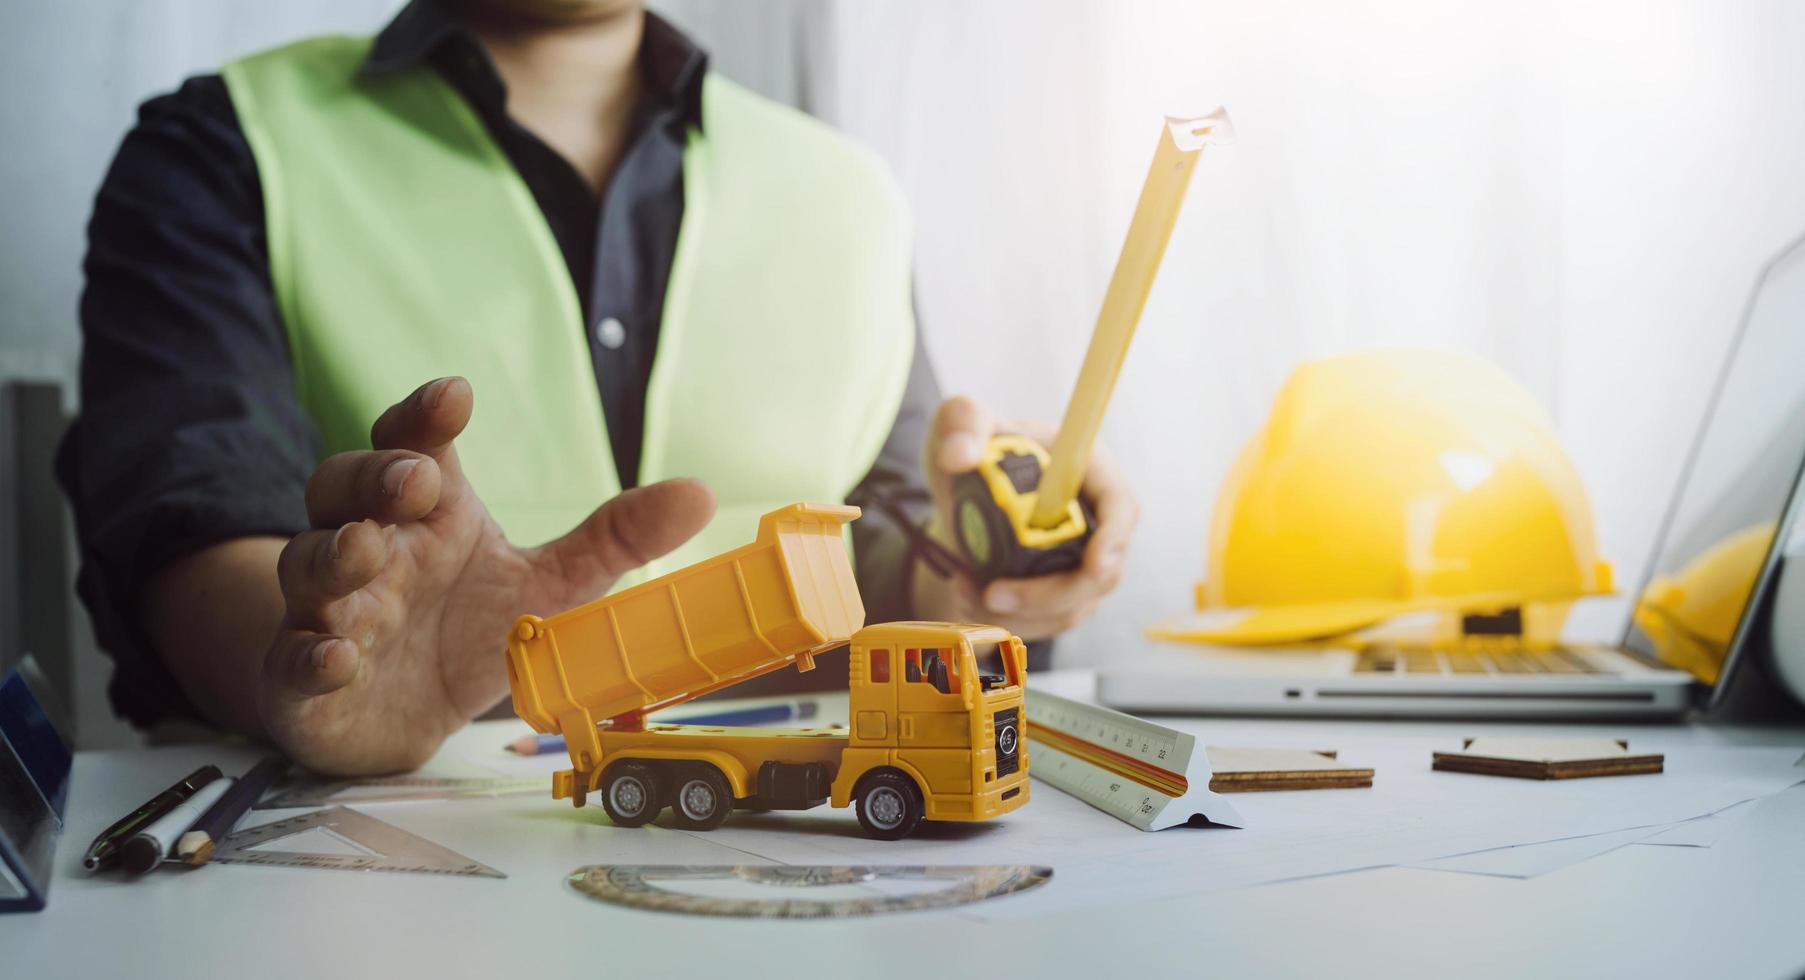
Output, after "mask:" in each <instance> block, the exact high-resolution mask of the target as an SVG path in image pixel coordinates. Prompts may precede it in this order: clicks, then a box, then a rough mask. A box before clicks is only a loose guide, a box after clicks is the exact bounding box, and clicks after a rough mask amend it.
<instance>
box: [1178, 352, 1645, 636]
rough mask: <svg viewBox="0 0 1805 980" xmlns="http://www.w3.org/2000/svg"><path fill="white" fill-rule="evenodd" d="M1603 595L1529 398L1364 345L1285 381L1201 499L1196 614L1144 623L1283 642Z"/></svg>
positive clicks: (1563, 460) (1542, 421)
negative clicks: (1417, 615)
mask: <svg viewBox="0 0 1805 980" xmlns="http://www.w3.org/2000/svg"><path fill="white" fill-rule="evenodd" d="M1610 590H1611V567H1610V565H1609V564H1607V563H1605V562H1603V561H1600V560H1599V558H1598V553H1597V543H1596V540H1595V534H1594V531H1593V527H1592V514H1591V509H1590V508H1589V507H1588V506H1587V503H1586V495H1585V491H1584V489H1583V488H1582V487H1581V485H1580V481H1579V476H1578V474H1577V473H1576V472H1575V471H1574V469H1573V465H1572V463H1571V462H1570V461H1569V460H1568V459H1567V455H1566V453H1565V452H1564V451H1562V449H1561V447H1560V444H1559V443H1558V442H1557V441H1556V439H1555V437H1554V433H1553V431H1552V428H1551V426H1550V424H1549V422H1548V418H1547V416H1546V415H1545V414H1544V413H1543V412H1542V410H1541V407H1540V406H1538V405H1537V404H1536V402H1535V400H1534V399H1533V398H1532V397H1530V395H1529V393H1528V392H1526V391H1524V390H1523V389H1522V388H1521V387H1520V386H1519V385H1517V384H1516V382H1514V381H1513V380H1511V378H1510V377H1509V375H1507V374H1505V373H1504V372H1503V371H1501V370H1499V369H1498V368H1496V367H1494V366H1492V365H1491V364H1488V363H1486V362H1484V361H1481V360H1478V359H1476V358H1473V357H1468V356H1464V355H1460V354H1454V353H1448V352H1440V351H1425V350H1400V351H1375V352H1368V353H1359V354H1350V355H1345V356H1341V357H1333V358H1328V359H1326V360H1321V361H1315V362H1311V363H1307V364H1304V365H1303V366H1301V367H1299V368H1298V369H1297V370H1296V371H1295V372H1293V373H1292V375H1291V377H1290V378H1289V379H1288V380H1287V381H1286V382H1285V385H1284V387H1283V388H1281V389H1280V391H1279V394H1278V398H1277V399H1276V400H1275V402H1274V404H1273V409H1272V415H1271V417H1270V418H1269V419H1267V421H1266V425H1265V427H1264V428H1262V429H1261V430H1260V431H1259V432H1258V433H1257V434H1256V435H1255V436H1254V438H1253V441H1252V442H1251V443H1249V444H1248V446H1247V447H1246V448H1245V449H1244V450H1242V452H1241V455H1240V457H1239V458H1238V459H1237V460H1236V462H1235V464H1234V466H1233V468H1232V469H1231V470H1230V471H1229V474H1228V478H1227V480H1226V481H1225V482H1224V485H1223V488H1222V492H1221V495H1220V496H1219V497H1218V498H1217V501H1216V510H1215V515H1214V517H1213V519H1212V521H1211V526H1210V543H1209V558H1208V568H1207V570H1206V572H1205V578H1204V581H1203V582H1201V583H1200V584H1199V585H1198V586H1197V591H1196V602H1197V609H1198V610H1199V612H1198V613H1197V614H1195V615H1192V616H1188V617H1184V618H1182V619H1180V620H1175V621H1171V622H1167V623H1164V624H1161V625H1159V626H1156V627H1154V629H1153V630H1152V631H1151V632H1152V633H1153V634H1154V635H1155V636H1159V637H1161V638H1167V639H1184V640H1198V641H1205V642H1214V643H1290V642H1300V641H1305V640H1311V639H1319V638H1324V637H1329V636H1335V635H1338V634H1341V633H1345V632H1348V631H1350V630H1355V629H1360V628H1363V627H1366V626H1370V625H1372V624H1374V623H1378V622H1380V621H1382V620H1385V619H1387V618H1390V617H1392V616H1395V615H1398V614H1401V613H1406V612H1418V611H1422V610H1448V611H1464V612H1487V611H1499V610H1503V609H1507V608H1511V607H1520V606H1523V605H1525V604H1530V603H1543V604H1549V605H1558V604H1560V603H1564V602H1567V601H1570V600H1572V599H1574V598H1576V597H1579V596H1583V595H1593V594H1599V593H1606V592H1609V591H1610Z"/></svg>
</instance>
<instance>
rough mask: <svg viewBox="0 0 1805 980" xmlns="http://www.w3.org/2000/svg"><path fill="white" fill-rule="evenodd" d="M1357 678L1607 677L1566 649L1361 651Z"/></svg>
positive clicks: (1356, 669) (1387, 647)
mask: <svg viewBox="0 0 1805 980" xmlns="http://www.w3.org/2000/svg"><path fill="white" fill-rule="evenodd" d="M1354 672H1355V673H1358V674H1426V675H1430V676H1455V677H1459V676H1473V675H1480V674H1606V673H1610V671H1607V670H1602V669H1600V668H1598V667H1596V666H1594V665H1593V664H1592V662H1591V661H1589V660H1587V659H1586V658H1585V657H1583V656H1581V655H1580V654H1578V653H1576V652H1574V651H1572V650H1569V649H1567V648H1566V647H1559V646H1557V647H1550V648H1548V649H1545V650H1520V649H1519V650H1424V649H1420V648H1416V649H1413V648H1408V647H1389V646H1373V647H1367V648H1365V649H1363V650H1361V651H1360V654H1359V659H1358V660H1356V661H1355V663H1354Z"/></svg>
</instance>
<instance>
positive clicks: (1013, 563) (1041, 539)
mask: <svg viewBox="0 0 1805 980" xmlns="http://www.w3.org/2000/svg"><path fill="white" fill-rule="evenodd" d="M1233 137H1234V125H1233V124H1232V123H1231V122H1230V121H1229V118H1228V113H1227V112H1226V111H1225V110H1223V109H1217V110H1216V111H1214V112H1212V113H1210V114H1208V115H1205V116H1198V117H1196V118H1194V119H1175V118H1172V117H1167V119H1166V121H1165V123H1164V124H1163V125H1162V126H1161V127H1160V133H1159V145H1158V147H1157V148H1156V149H1155V150H1154V153H1153V163H1152V165H1151V166H1150V167H1148V169H1147V179H1146V180H1145V181H1144V182H1143V183H1142V185H1141V198H1140V202H1139V203H1138V204H1136V205H1135V208H1134V219H1133V220H1132V221H1131V222H1130V223H1129V225H1128V238H1127V240H1126V241H1124V242H1123V243H1122V253H1121V255H1120V256H1118V257H1117V259H1116V270H1115V274H1114V275H1113V276H1111V278H1110V281H1109V289H1108V291H1107V292H1105V293H1104V295H1103V310H1102V312H1101V313H1099V314H1098V315H1097V326H1096V329H1095V330H1094V331H1093V332H1092V334H1091V343H1090V350H1089V352H1088V353H1086V354H1085V356H1084V366H1083V368H1082V369H1081V370H1080V371H1079V372H1078V383H1077V385H1076V386H1075V387H1074V388H1073V390H1072V399H1071V401H1070V402H1069V403H1068V404H1067V405H1066V411H1065V419H1064V420H1063V421H1062V422H1061V423H1060V426H1059V435H1058V437H1057V438H1056V439H1055V440H1054V442H1053V451H1052V453H1051V454H1049V453H1048V452H1047V451H1046V449H1044V448H1043V447H1041V446H1040V445H1039V444H1037V443H1035V442H1034V441H1033V440H1032V439H1028V438H1025V437H1023V436H1016V435H1004V436H997V437H996V438H994V439H992V440H991V441H990V444H989V445H988V446H986V447H985V452H984V456H983V459H982V461H981V462H980V463H979V464H978V468H977V469H976V470H974V471H973V472H970V473H962V474H960V475H959V476H958V477H957V478H955V479H954V481H953V520H954V527H953V532H954V534H955V536H956V537H958V539H959V544H960V546H961V548H963V550H964V552H965V556H966V558H967V559H969V560H970V563H971V566H972V571H973V573H974V575H975V577H976V578H978V579H979V580H980V581H983V582H989V581H991V580H992V579H998V578H1019V577H1026V576H1034V575H1047V574H1051V573H1054V572H1062V571H1069V570H1071V569H1074V568H1077V567H1078V566H1079V564H1080V563H1082V562H1083V560H1084V545H1085V542H1086V541H1088V540H1089V539H1090V534H1091V526H1092V524H1093V523H1094V521H1093V518H1092V516H1091V514H1090V513H1089V510H1088V509H1087V508H1086V506H1085V504H1084V502H1083V500H1082V498H1081V497H1080V496H1079V493H1078V490H1079V487H1080V486H1081V485H1082V484H1083V483H1084V472H1085V470H1086V469H1088V468H1089V467H1090V459H1091V450H1092V449H1093V448H1094V447H1095V446H1096V443H1097V430H1098V429H1099V428H1100V427H1101V426H1102V424H1103V411H1104V409H1105V408H1107V407H1108V406H1109V396H1110V394H1111V393H1112V392H1113V391H1114V390H1115V387H1116V376H1117V375H1118V374H1119V373H1121V370H1122V361H1123V359H1124V358H1126V357H1127V356H1128V344H1129V341H1131V340H1133V339H1134V328H1135V325H1136V324H1138V323H1139V322H1140V319H1141V310H1142V309H1143V308H1144V307H1145V306H1146V305H1147V294H1148V292H1150V291H1151V290H1152V289H1153V280H1154V277H1155V276H1156V275H1158V274H1159V266H1160V260H1161V259H1162V258H1163V257H1164V256H1165V254H1166V243H1167V242H1168V241H1169V240H1170V239H1171V238H1172V228H1173V226H1175V225H1176V224H1177V223H1178V212H1179V208H1180V206H1181V205H1182V204H1183V203H1184V199H1185V190H1186V189H1187V188H1189V187H1190V184H1191V173H1192V171H1194V170H1196V169H1197V161H1198V158H1199V157H1201V156H1202V154H1203V148H1204V147H1205V146H1207V145H1209V144H1210V143H1221V142H1227V141H1228V140H1230V139H1232V138H1233Z"/></svg>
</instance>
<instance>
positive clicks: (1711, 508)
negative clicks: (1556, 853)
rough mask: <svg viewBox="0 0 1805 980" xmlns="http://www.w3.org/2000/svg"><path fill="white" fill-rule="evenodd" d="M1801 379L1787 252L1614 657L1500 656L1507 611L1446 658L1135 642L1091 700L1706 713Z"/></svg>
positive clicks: (1404, 632) (1539, 650)
mask: <svg viewBox="0 0 1805 980" xmlns="http://www.w3.org/2000/svg"><path fill="white" fill-rule="evenodd" d="M1802 365H1805V236H1802V237H1801V238H1799V239H1795V240H1794V241H1793V242H1792V243H1790V244H1789V245H1788V246H1787V247H1786V248H1785V249H1783V250H1782V251H1781V252H1780V253H1779V254H1778V255H1777V256H1776V257H1775V258H1774V259H1773V260H1772V261H1770V262H1769V263H1768V264H1767V265H1766V266H1765V267H1763V269H1762V271H1761V274H1760V275H1759V276H1757V277H1756V280H1755V284H1754V286H1753V287H1752V289H1751V290H1750V292H1749V296H1748V300H1747V302H1746V304H1745V306H1744V308H1743V313H1742V319H1741V322H1740V323H1739V325H1738V327H1737V331H1736V335H1735V337H1734V338H1733V339H1732V340H1731V344H1730V350H1729V354H1728V356H1727V357H1726V360H1725V364H1724V367H1723V369H1722V371H1721V372H1720V373H1719V376H1718V378H1717V382H1716V386H1715V389H1714V390H1713V392H1712V395H1711V399H1710V402H1709V404H1708V407H1707V410H1706V414H1705V419H1704V422H1703V423H1702V424H1701V426H1700V429H1699V431H1698V433H1697V435H1696V437H1695V439H1694V441H1693V443H1692V445H1691V448H1690V453H1689V455H1688V457H1687V460H1686V462H1685V465H1684V466H1683V468H1682V471H1681V475H1680V482H1679V487H1678V489H1677V490H1676V492H1675V494H1674V496H1673V498H1672V499H1671V501H1670V503H1669V506H1668V508H1667V511H1666V515H1665V517H1664V518H1663V520H1662V522H1661V525H1660V530H1659V533H1658V537H1657V539H1656V543H1655V548H1654V549H1653V554H1654V556H1655V557H1654V561H1653V562H1651V567H1650V570H1649V572H1648V573H1647V575H1645V577H1644V578H1643V581H1642V582H1641V583H1640V584H1639V585H1638V588H1637V589H1636V591H1635V592H1634V593H1631V595H1630V597H1631V598H1632V600H1637V603H1638V604H1637V606H1636V610H1637V611H1636V613H1635V614H1634V615H1632V616H1631V617H1630V622H1629V623H1628V625H1627V626H1626V627H1625V630H1624V634H1623V636H1622V638H1621V641H1620V642H1619V643H1617V644H1615V645H1581V644H1555V645H1540V646H1537V645H1531V644H1526V643H1522V642H1517V641H1516V638H1515V637H1512V636H1510V635H1509V634H1510V633H1511V627H1512V626H1513V625H1517V626H1519V627H1520V623H1521V616H1520V615H1513V614H1512V613H1510V612H1507V613H1506V614H1504V615H1503V616H1502V617H1500V616H1497V615H1488V616H1475V617H1468V623H1467V625H1468V627H1469V630H1468V632H1467V635H1466V636H1465V637H1464V638H1463V640H1462V641H1461V642H1459V643H1456V644H1452V645H1449V644H1441V645H1429V644H1421V643H1416V644H1413V643H1412V642H1411V641H1409V640H1408V639H1399V637H1408V636H1409V635H1410V634H1411V632H1412V628H1411V627H1412V624H1411V623H1409V622H1405V621H1393V622H1391V623H1388V624H1382V625H1381V626H1380V627H1377V628H1375V629H1374V630H1370V631H1366V632H1363V633H1359V634H1354V635H1351V636H1349V637H1347V638H1345V640H1342V641H1338V642H1333V643H1331V644H1328V645H1313V646H1307V647H1285V648H1275V647H1243V648H1236V647H1223V646H1208V645H1202V644H1188V643H1170V642H1160V641H1153V640H1149V641H1148V645H1147V648H1146V649H1144V650H1139V651H1136V652H1135V654H1134V655H1132V656H1130V657H1126V658H1124V659H1122V660H1121V661H1119V662H1115V663H1110V664H1107V665H1105V666H1103V667H1102V668H1100V669H1099V671H1098V682H1097V695H1098V699H1099V700H1100V701H1102V702H1103V703H1105V704H1109V705H1113V706H1116V707H1119V708H1125V709H1131V710H1137V711H1173V712H1186V713H1198V712H1203V713H1220V714H1309V715H1368V716H1371V715H1384V716H1404V715H1409V716H1460V717H1476V716H1477V717H1534V718H1547V717H1587V718H1612V717H1618V718H1620V717H1662V716H1672V715H1677V714H1679V713H1681V712H1683V711H1685V710H1686V709H1687V708H1688V707H1691V706H1694V705H1700V706H1706V707H1708V706H1709V705H1710V704H1711V703H1714V701H1715V700H1716V699H1717V698H1719V697H1721V696H1722V694H1723V692H1724V690H1725V689H1726V686H1727V684H1726V682H1727V681H1728V680H1729V678H1730V676H1731V675H1732V673H1733V672H1734V671H1735V669H1736V667H1737V666H1738V663H1739V662H1740V661H1741V660H1743V659H1745V658H1746V649H1745V648H1746V647H1748V646H1749V645H1750V636H1751V634H1752V633H1753V632H1754V624H1755V623H1756V621H1757V620H1758V619H1759V618H1760V616H1759V614H1760V611H1761V608H1762V599H1763V597H1764V596H1765V595H1766V593H1767V591H1768V590H1769V587H1770V585H1771V582H1772V579H1773V578H1774V575H1775V572H1776V568H1777V565H1778V561H1779V553H1780V550H1781V549H1780V545H1781V543H1782V542H1784V541H1785V540H1786V538H1787V536H1786V535H1785V534H1783V533H1781V532H1782V531H1783V530H1784V529H1786V528H1789V527H1791V526H1792V523H1793V521H1794V519H1795V518H1796V515H1797V512H1798V511H1799V510H1800V508H1801V504H1800V498H1801V494H1800V492H1799V487H1800V476H1801V469H1802V467H1805V385H1801V383H1800V375H1799V372H1800V370H1801V366H1802ZM1726 568H1733V571H1732V572H1731V573H1730V574H1726V573H1725V570H1726ZM1689 583H1690V585H1689ZM1701 584H1702V587H1701ZM1651 587H1652V589H1653V591H1651ZM1676 588H1677V590H1678V591H1676ZM1688 588H1689V591H1688ZM1701 592H1709V594H1710V597H1711V600H1712V601H1710V602H1702V601H1701V600H1700V598H1699V596H1700V593H1701ZM1662 595H1666V596H1669V597H1670V598H1669V600H1667V605H1669V606H1673V605H1676V604H1677V605H1680V606H1684V605H1686V603H1685V602H1684V601H1682V600H1679V599H1673V598H1671V597H1674V596H1682V595H1685V596H1690V598H1691V599H1692V605H1694V606H1699V605H1707V606H1709V608H1708V610H1706V611H1705V612H1703V613H1700V612H1699V611H1698V610H1696V609H1695V610H1694V611H1693V612H1692V613H1690V614H1679V615H1669V614H1668V613H1669V612H1671V611H1672V610H1667V609H1665V608H1664V606H1663V603H1662V600H1660V599H1658V598H1656V597H1659V596H1662ZM1644 599H1649V600H1652V601H1642V600H1644ZM1591 601H1597V600H1591ZM1205 615H1207V614H1205ZM1686 615H1691V616H1692V617H1693V619H1695V620H1708V622H1700V621H1694V622H1688V621H1685V619H1686Z"/></svg>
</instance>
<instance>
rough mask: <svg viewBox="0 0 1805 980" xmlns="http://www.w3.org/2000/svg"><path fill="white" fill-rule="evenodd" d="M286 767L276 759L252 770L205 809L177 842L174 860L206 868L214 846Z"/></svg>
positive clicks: (236, 824)
mask: <svg viewBox="0 0 1805 980" xmlns="http://www.w3.org/2000/svg"><path fill="white" fill-rule="evenodd" d="M285 767H286V763H284V762H283V760H282V759H280V758H278V757H276V756H270V757H269V758H267V759H264V760H263V761H262V762H259V763H257V764H256V765H254V766H252V767H251V770H250V771H249V772H247V773H245V774H244V778H243V779H240V780H239V781H238V782H237V783H236V784H235V785H234V786H233V787H232V789H231V790H230V791H229V792H227V793H226V795H224V796H222V797H220V798H219V799H218V800H217V801H215V802H214V804H213V805H212V806H210V807H208V808H207V812H206V813H203V814H201V818H200V819H199V820H196V821H195V822H194V826H193V827H192V828H191V829H189V831H188V832H187V833H185V834H183V835H182V836H181V838H180V839H179V840H177V841H176V845H175V853H176V857H178V858H180V859H181V860H183V861H186V862H188V863H189V864H192V865H195V866H197V867H198V866H200V865H203V864H206V863H207V860H208V859H209V858H211V857H212V856H213V845H214V842H215V841H219V840H223V839H224V838H225V836H226V835H227V834H230V833H231V832H232V828H234V827H236V826H238V821H240V820H243V819H244V815H245V814H246V813H248V812H249V811H250V809H251V807H253V806H256V805H257V801H258V800H260V799H262V798H263V794H264V792H265V791H267V790H268V789H269V788H270V784H271V783H273V782H275V781H276V777H277V776H278V775H280V774H281V772H282V770H283V769H284V768H285Z"/></svg>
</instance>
